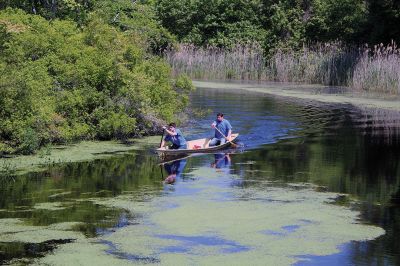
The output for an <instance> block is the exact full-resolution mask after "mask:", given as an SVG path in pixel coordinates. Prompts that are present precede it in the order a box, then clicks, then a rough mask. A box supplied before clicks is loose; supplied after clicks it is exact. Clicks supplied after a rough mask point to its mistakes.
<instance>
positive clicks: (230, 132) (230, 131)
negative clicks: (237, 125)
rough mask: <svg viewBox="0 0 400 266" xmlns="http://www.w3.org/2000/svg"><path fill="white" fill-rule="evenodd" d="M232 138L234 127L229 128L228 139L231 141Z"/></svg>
mask: <svg viewBox="0 0 400 266" xmlns="http://www.w3.org/2000/svg"><path fill="white" fill-rule="evenodd" d="M231 138H232V129H229V130H228V135H227V136H226V140H227V141H231Z"/></svg>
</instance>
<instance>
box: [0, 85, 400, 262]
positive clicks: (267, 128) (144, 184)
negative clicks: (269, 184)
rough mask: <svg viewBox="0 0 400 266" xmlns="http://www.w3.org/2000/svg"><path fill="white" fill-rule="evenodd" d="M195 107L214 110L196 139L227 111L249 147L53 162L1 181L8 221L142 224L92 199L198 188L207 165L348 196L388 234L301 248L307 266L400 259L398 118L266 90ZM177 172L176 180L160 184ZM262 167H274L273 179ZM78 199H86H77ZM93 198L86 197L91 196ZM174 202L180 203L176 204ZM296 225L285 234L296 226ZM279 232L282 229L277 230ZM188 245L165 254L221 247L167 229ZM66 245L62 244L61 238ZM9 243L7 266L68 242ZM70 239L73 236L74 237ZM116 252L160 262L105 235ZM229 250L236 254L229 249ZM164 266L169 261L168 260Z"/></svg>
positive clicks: (3, 249) (344, 200) (100, 232)
mask: <svg viewBox="0 0 400 266" xmlns="http://www.w3.org/2000/svg"><path fill="white" fill-rule="evenodd" d="M192 100H193V105H194V107H196V108H200V109H202V110H203V111H204V110H206V109H209V110H210V113H209V114H208V115H207V116H206V117H203V118H201V119H194V120H193V121H192V122H191V123H189V125H188V126H187V127H185V128H183V129H182V130H183V131H184V132H185V133H186V135H187V136H188V139H196V138H199V137H209V136H210V135H211V134H212V131H211V130H210V124H211V122H212V120H213V118H214V116H215V113H216V112H222V113H224V114H225V118H226V119H228V120H230V122H231V124H232V125H233V128H234V132H239V133H240V141H241V143H242V144H243V145H244V147H242V148H240V149H239V150H236V151H233V152H232V153H231V154H229V155H225V154H217V155H202V156H193V157H190V158H187V159H185V160H184V161H181V162H179V163H178V164H175V165H171V166H169V167H170V168H171V167H172V168H174V169H172V170H171V169H167V168H168V167H160V166H159V165H158V158H157V157H156V156H155V155H154V154H152V153H151V151H150V150H151V147H148V149H147V150H144V151H141V152H134V151H132V152H131V153H129V154H126V155H119V156H116V157H113V158H109V159H99V160H95V161H92V162H84V163H71V164H65V165H60V166H53V167H51V168H49V169H48V170H46V171H44V172H39V173H30V174H26V175H24V176H19V177H17V178H16V179H15V180H3V181H2V182H1V185H0V193H1V197H0V210H1V211H0V219H4V218H21V219H23V220H24V221H25V222H26V223H27V224H29V225H34V226H47V225H51V224H57V223H61V222H82V223H81V225H80V226H78V227H76V228H75V229H76V230H77V231H79V232H82V234H84V235H85V236H86V237H88V238H90V237H98V236H104V235H107V234H111V233H112V232H114V231H116V230H118V228H123V227H126V226H132V225H134V224H135V221H136V219H135V216H136V215H138V214H136V213H133V212H130V211H128V210H124V209H118V208H107V207H104V206H101V205H99V204H96V203H94V202H93V201H90V200H89V199H91V198H113V197H117V196H119V195H123V194H124V193H127V192H129V193H131V192H132V191H133V192H134V193H133V194H132V193H131V195H134V199H135V201H137V202H143V201H149V200H151V199H152V198H154V197H161V198H163V197H167V196H168V197H170V196H171V195H172V196H174V195H176V196H178V195H180V194H182V193H193V191H195V189H196V188H192V187H190V186H191V185H190V184H191V183H190V182H187V181H188V179H190V177H189V176H186V175H185V172H188V171H190V170H191V169H194V168H196V167H199V166H204V165H206V166H209V167H215V168H220V169H222V170H223V171H227V173H235V174H237V175H238V176H240V177H241V178H240V180H237V181H235V182H232V183H231V184H230V185H231V186H232V187H243V188H246V187H252V186H257V184H258V183H257V182H255V181H257V180H258V179H259V180H263V179H265V178H268V180H269V181H274V182H277V183H279V184H285V183H299V184H303V183H312V184H315V185H318V189H319V190H321V191H326V192H338V193H343V196H342V197H339V198H338V199H337V202H336V204H340V205H343V206H346V207H348V208H350V209H355V210H358V211H360V217H359V220H360V222H361V223H364V224H370V225H376V226H379V227H381V228H383V229H384V230H385V232H386V233H385V234H384V235H382V236H380V237H378V238H377V239H375V240H371V241H353V242H349V243H345V244H343V245H341V246H340V247H338V248H339V250H340V252H339V253H336V254H332V255H328V256H311V255H308V254H303V255H301V256H298V257H301V258H304V259H307V260H304V261H300V262H298V263H297V264H300V265H400V241H398V239H397V235H398V234H399V233H400V142H399V134H398V129H399V128H398V126H399V125H400V124H398V123H397V122H398V121H397V117H396V114H393V113H391V114H390V115H388V114H386V113H377V112H375V113H374V112H367V111H365V110H356V109H354V108H352V107H350V106H346V105H343V106H338V105H318V104H316V103H295V102H292V101H287V100H283V99H276V98H272V97H267V96H264V95H260V94H252V93H241V92H239V91H228V90H226V91H225V90H211V89H199V90H197V91H196V92H195V93H194V95H193V97H192ZM171 172H172V173H176V176H174V178H175V184H174V185H172V186H171V185H165V184H163V183H162V182H161V181H162V180H164V179H165V178H166V177H167V176H168V174H170V173H171ZM257 173H268V177H266V176H265V175H260V174H257ZM211 185H212V184H211ZM77 199H79V201H77ZM86 199H87V200H86ZM45 202H63V203H64V204H65V206H68V207H67V208H62V209H54V210H51V209H40V208H39V209H38V208H33V206H35V205H36V204H38V203H45ZM169 207H170V208H174V206H169ZM296 229H297V227H296V225H293V226H288V227H285V228H283V232H291V231H293V230H296ZM278 234H281V233H278ZM159 237H160V238H164V239H173V240H179V241H183V242H185V243H186V244H185V247H183V246H176V247H175V246H172V247H168V248H167V249H164V250H162V252H181V253H184V252H186V251H187V250H188V249H187V246H190V245H210V246H213V245H220V244H221V243H223V241H225V240H221V239H219V238H216V237H209V236H200V237H197V238H191V237H184V236H176V235H169V234H168V233H165V234H163V235H159ZM57 241H62V240H57ZM57 241H55V242H54V241H53V242H43V243H36V244H34V243H29V242H28V243H26V242H18V241H17V242H12V243H9V242H3V241H2V238H1V235H0V263H2V262H3V263H4V262H7V261H10V260H12V259H14V260H13V262H18V259H21V258H23V259H25V261H28V262H29V259H30V258H33V257H42V256H46V254H48V253H49V252H51V251H52V250H54V249H55V248H56V247H57V245H62V244H63V242H57ZM64 241H65V243H68V242H70V241H72V240H70V239H66V240H64ZM103 244H104V245H107V246H108V247H109V249H108V251H107V252H108V254H110V256H117V257H119V258H122V259H127V260H131V261H138V262H143V260H145V261H147V262H148V263H151V262H155V263H158V262H160V261H157V260H154V259H153V258H142V257H138V256H136V257H135V256H133V255H131V254H125V253H123V252H120V251H118V249H117V247H116V246H115V244H113V243H111V242H107V241H104V242H103ZM224 244H225V245H226V246H228V251H229V252H233V253H234V252H241V251H246V250H247V249H248V248H247V247H246V246H241V245H239V244H237V243H233V242H224ZM229 252H228V253H229ZM161 262H162V261H161Z"/></svg>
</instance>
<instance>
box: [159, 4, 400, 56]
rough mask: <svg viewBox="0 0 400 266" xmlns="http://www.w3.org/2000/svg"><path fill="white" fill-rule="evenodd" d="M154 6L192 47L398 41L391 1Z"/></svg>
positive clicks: (270, 49)
mask: <svg viewBox="0 0 400 266" xmlns="http://www.w3.org/2000/svg"><path fill="white" fill-rule="evenodd" d="M155 6H156V9H157V14H158V16H159V17H160V19H161V21H162V24H163V25H164V26H165V27H166V28H167V29H169V30H170V31H171V32H172V33H174V34H175V35H177V37H178V39H179V40H180V41H181V42H185V43H192V44H195V45H197V46H199V45H201V46H207V45H212V46H217V47H227V48H232V47H233V46H234V45H236V44H238V43H239V44H243V43H246V42H248V41H250V42H251V43H259V44H261V45H262V47H263V48H264V49H265V51H266V54H267V55H271V54H273V53H274V51H275V50H276V49H281V50H282V49H286V48H291V49H293V48H294V49H299V48H301V47H302V45H303V44H304V43H315V42H332V41H341V42H344V43H351V44H360V43H364V42H370V43H371V42H372V43H377V42H384V43H388V42H390V41H391V39H393V40H395V41H397V42H399V41H400V39H399V36H400V34H399V33H400V32H399V28H398V25H397V24H398V21H399V17H400V6H399V4H398V3H397V2H396V1H394V0H385V1H378V0H367V1H364V0H356V1H352V0H324V1H322V0H281V1H278V0H252V1H243V0H229V1H228V0H213V1H205V0H157V1H156V3H155Z"/></svg>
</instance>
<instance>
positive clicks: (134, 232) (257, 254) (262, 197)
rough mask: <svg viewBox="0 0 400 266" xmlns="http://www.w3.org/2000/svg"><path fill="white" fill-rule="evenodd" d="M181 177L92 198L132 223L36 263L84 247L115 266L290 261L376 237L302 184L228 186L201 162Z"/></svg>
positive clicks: (229, 178)
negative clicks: (151, 192) (141, 192)
mask: <svg viewBox="0 0 400 266" xmlns="http://www.w3.org/2000/svg"><path fill="white" fill-rule="evenodd" d="M188 175H189V176H192V177H194V178H193V179H189V181H188V180H187V179H186V181H185V182H183V181H182V180H180V181H179V180H178V182H180V183H179V185H177V186H176V187H175V191H172V192H171V191H168V190H167V191H166V194H163V195H159V196H155V197H152V198H148V200H147V201H140V202H138V201H135V200H134V199H135V196H134V195H130V194H129V193H124V194H122V195H120V196H118V197H115V198H110V199H105V198H102V199H99V200H95V199H92V200H95V201H96V203H97V204H102V205H105V206H107V207H114V208H122V209H125V210H128V211H129V212H131V213H135V216H134V217H135V218H134V223H132V224H130V225H127V226H124V227H122V228H120V229H116V230H115V232H112V233H109V234H106V235H103V236H102V237H99V238H96V241H92V242H88V241H87V240H83V241H82V240H78V241H77V242H76V243H70V244H66V245H64V246H63V247H62V248H60V249H58V250H57V251H55V253H54V254H51V255H49V256H47V257H45V258H43V259H40V260H38V263H45V264H54V265H66V264H65V260H66V259H68V260H69V259H71V262H73V263H76V264H84V263H85V262H87V259H88V258H87V256H85V255H84V254H82V252H79V251H85V250H86V251H87V252H88V254H90V255H91V256H93V257H96V261H97V259H101V261H103V258H104V262H110V263H111V262H112V263H116V264H125V263H127V262H129V263H136V264H162V265H187V264H196V265H197V264H200V265H215V264H229V265H245V264H249V263H250V262H251V264H252V265H290V264H293V263H295V262H297V261H300V260H301V259H302V256H303V255H314V256H324V255H330V254H334V253H337V252H339V250H338V246H340V245H342V244H345V243H349V242H350V241H365V240H371V239H374V238H376V237H378V236H380V235H382V234H384V230H383V229H381V228H379V227H376V226H371V225H364V224H362V223H360V222H359V221H358V216H359V213H358V212H357V211H353V210H351V209H349V208H346V207H343V206H338V205H333V204H329V203H331V202H332V201H334V199H335V198H336V197H337V196H338V194H336V193H326V192H317V191H316V190H315V189H314V187H313V186H312V185H310V184H289V185H279V186H278V185H276V184H274V183H273V182H270V183H269V182H268V181H265V180H264V181H263V184H262V186H260V187H257V186H250V187H243V186H235V185H233V184H237V183H238V181H240V177H239V176H236V175H233V174H227V173H225V172H219V171H216V170H215V169H212V168H208V167H202V168H198V169H195V170H193V171H191V172H190V173H188V174H186V176H188ZM187 192H190V193H187ZM99 243H103V244H99ZM61 261H64V262H63V263H61ZM100 263H101V262H100ZM71 265H72V264H71Z"/></svg>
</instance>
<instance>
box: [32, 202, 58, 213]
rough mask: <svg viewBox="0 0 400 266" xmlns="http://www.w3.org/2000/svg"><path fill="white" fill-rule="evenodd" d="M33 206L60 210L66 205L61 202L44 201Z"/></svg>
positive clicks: (39, 208) (41, 208) (40, 208)
mask: <svg viewBox="0 0 400 266" xmlns="http://www.w3.org/2000/svg"><path fill="white" fill-rule="evenodd" d="M33 208H34V209H36V210H50V211H58V210H64V209H65V208H66V207H65V206H64V205H63V203H61V202H42V203H37V204H35V206H33Z"/></svg>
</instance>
